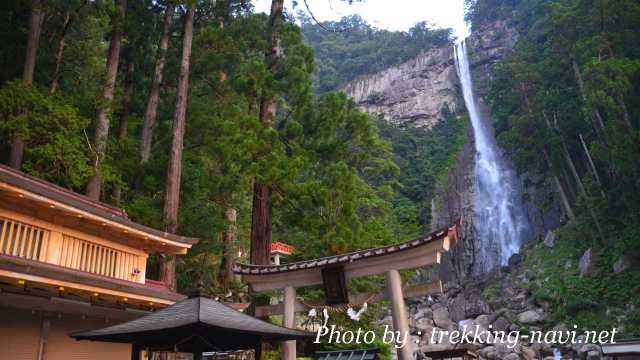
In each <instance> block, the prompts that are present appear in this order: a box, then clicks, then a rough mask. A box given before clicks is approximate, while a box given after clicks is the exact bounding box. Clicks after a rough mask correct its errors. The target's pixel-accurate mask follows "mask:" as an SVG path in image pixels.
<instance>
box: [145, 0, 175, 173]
mask: <svg viewBox="0 0 640 360" xmlns="http://www.w3.org/2000/svg"><path fill="white" fill-rule="evenodd" d="M174 10H175V6H174V5H173V4H172V3H171V2H168V3H167V8H166V9H165V14H164V28H163V31H162V37H161V38H160V47H159V48H158V54H157V55H156V66H155V69H154V72H153V79H152V80H151V90H150V91H149V99H148V100H147V107H146V109H145V112H144V125H143V127H142V144H141V153H140V164H145V163H147V162H148V161H149V157H150V156H151V143H152V142H153V129H154V127H155V125H156V117H157V115H158V103H159V102H160V85H161V84H162V76H163V72H164V64H165V61H166V57H167V49H168V48H169V39H170V32H171V25H172V24H173V14H174Z"/></svg>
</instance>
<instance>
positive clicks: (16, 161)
mask: <svg viewBox="0 0 640 360" xmlns="http://www.w3.org/2000/svg"><path fill="white" fill-rule="evenodd" d="M39 7H40V3H39V2H38V1H35V2H34V4H33V7H32V8H31V15H30V16H29V35H28V39H27V52H26V56H25V60H24V70H23V73H22V81H24V83H25V84H27V85H31V84H33V73H34V71H35V68H36V56H37V54H38V43H39V42H40V32H41V30H42V20H43V19H44V14H43V13H42V12H41V11H40V9H39ZM23 155H24V141H23V140H22V139H21V138H20V137H19V136H17V135H16V136H15V137H14V138H13V142H12V144H11V155H10V158H9V165H10V166H11V167H12V168H14V169H18V170H20V168H21V167H22V158H23Z"/></svg>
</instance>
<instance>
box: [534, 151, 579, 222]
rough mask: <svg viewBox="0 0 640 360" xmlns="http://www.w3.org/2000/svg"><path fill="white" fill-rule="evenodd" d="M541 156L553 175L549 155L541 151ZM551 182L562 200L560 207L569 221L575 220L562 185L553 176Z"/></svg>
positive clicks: (555, 176)
mask: <svg viewBox="0 0 640 360" xmlns="http://www.w3.org/2000/svg"><path fill="white" fill-rule="evenodd" d="M542 154H543V155H544V159H545V161H546V163H547V166H548V167H549V171H551V172H552V173H553V164H552V163H551V158H549V154H548V153H547V150H546V149H543V150H542ZM553 182H554V184H555V185H556V189H557V190H558V194H560V200H562V205H563V206H564V209H565V211H566V212H567V215H568V216H569V219H571V220H573V219H575V218H576V215H575V214H574V213H573V209H572V208H571V204H569V198H568V197H567V194H566V192H565V191H564V188H563V187H562V183H561V182H560V179H559V178H558V176H557V175H555V174H553Z"/></svg>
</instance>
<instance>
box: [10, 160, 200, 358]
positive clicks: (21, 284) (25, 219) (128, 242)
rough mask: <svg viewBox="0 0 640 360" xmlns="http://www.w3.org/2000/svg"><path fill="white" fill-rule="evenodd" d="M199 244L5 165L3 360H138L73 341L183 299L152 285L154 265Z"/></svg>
mask: <svg viewBox="0 0 640 360" xmlns="http://www.w3.org/2000/svg"><path fill="white" fill-rule="evenodd" d="M195 243H197V239H193V238H186V237H182V236H177V235H174V234H168V233H166V232H162V231H158V230H155V229H151V228H149V227H146V226H143V225H140V224H137V223H135V222H132V221H131V220H129V219H128V217H127V214H126V213H125V211H124V210H122V209H119V208H115V207H112V206H109V205H107V204H104V203H100V202H96V201H92V200H90V199H88V198H87V197H85V196H82V195H79V194H77V193H74V192H71V191H69V190H66V189H63V188H61V187H58V186H55V185H53V184H51V183H48V182H46V181H42V180H40V179H37V178H34V177H32V176H28V175H26V174H24V173H22V172H19V171H16V170H14V169H11V168H9V167H6V166H2V165H0V319H2V321H0V359H12V360H45V359H46V360H67V359H78V360H79V359H87V360H88V359H91V360H99V359H104V360H107V359H109V360H110V359H114V360H119V359H127V360H128V359H131V345H128V344H108V343H94V342H77V341H75V340H73V339H71V338H70V337H69V336H68V335H69V333H71V332H74V331H79V330H91V329H96V328H101V327H104V326H107V325H110V324H111V325H113V324H117V323H120V322H123V321H128V320H132V319H135V318H138V317H141V316H143V315H146V314H150V313H152V312H153V311H155V310H158V309H161V308H164V307H167V306H168V305H171V304H174V303H175V302H176V301H179V300H182V299H184V298H185V297H184V296H182V295H180V294H177V293H175V292H172V291H170V290H169V289H168V288H167V287H166V286H165V285H164V284H163V283H161V282H158V281H152V280H148V279H146V275H145V274H146V267H147V258H148V256H149V254H152V253H161V254H186V253H187V251H188V250H189V249H190V248H191V246H192V245H194V244H195Z"/></svg>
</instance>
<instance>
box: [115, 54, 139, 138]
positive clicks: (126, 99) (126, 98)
mask: <svg viewBox="0 0 640 360" xmlns="http://www.w3.org/2000/svg"><path fill="white" fill-rule="evenodd" d="M134 71H135V65H134V64H133V61H132V60H131V59H129V61H128V62H127V73H126V75H125V79H124V94H123V96H122V112H121V113H120V126H119V127H118V139H119V140H125V139H126V138H127V130H128V128H129V115H130V113H131V98H132V97H133V73H134Z"/></svg>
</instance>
